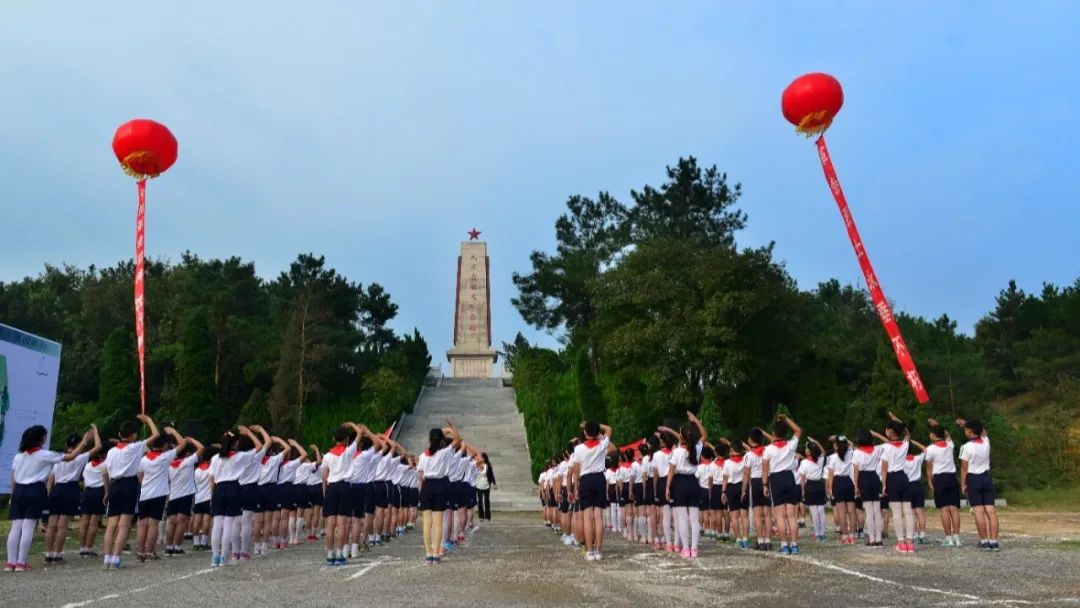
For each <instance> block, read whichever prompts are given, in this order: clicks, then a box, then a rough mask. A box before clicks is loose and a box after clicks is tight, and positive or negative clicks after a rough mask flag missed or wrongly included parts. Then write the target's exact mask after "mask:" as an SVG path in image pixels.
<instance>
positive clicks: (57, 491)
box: [49, 481, 79, 517]
mask: <svg viewBox="0 0 1080 608" xmlns="http://www.w3.org/2000/svg"><path fill="white" fill-rule="evenodd" d="M78 514H79V482H77V481H68V482H65V483H58V484H56V485H54V486H53V488H52V492H50V493H49V515H50V516H52V515H65V516H67V517H74V516H75V515H78Z"/></svg>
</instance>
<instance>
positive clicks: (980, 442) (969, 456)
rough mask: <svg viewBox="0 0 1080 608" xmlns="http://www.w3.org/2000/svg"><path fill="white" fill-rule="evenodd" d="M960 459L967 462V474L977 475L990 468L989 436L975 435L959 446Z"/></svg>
mask: <svg viewBox="0 0 1080 608" xmlns="http://www.w3.org/2000/svg"><path fill="white" fill-rule="evenodd" d="M960 460H963V461H966V462H967V463H968V469H967V472H968V474H969V475H979V474H982V473H985V472H987V471H989V470H990V438H989V437H976V438H975V439H972V440H971V441H968V442H967V443H965V444H964V445H962V446H960Z"/></svg>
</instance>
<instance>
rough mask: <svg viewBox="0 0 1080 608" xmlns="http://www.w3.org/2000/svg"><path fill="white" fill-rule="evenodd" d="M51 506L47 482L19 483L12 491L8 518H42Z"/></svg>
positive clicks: (13, 519)
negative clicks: (46, 486)
mask: <svg viewBox="0 0 1080 608" xmlns="http://www.w3.org/2000/svg"><path fill="white" fill-rule="evenodd" d="M48 506H49V493H48V490H47V489H46V488H45V482H44V481H39V482H37V483H17V484H15V487H14V488H13V490H12V493H11V511H10V512H9V514H8V519H10V520H12V521H15V520H17V519H41V514H42V513H44V512H45V510H46V507H48Z"/></svg>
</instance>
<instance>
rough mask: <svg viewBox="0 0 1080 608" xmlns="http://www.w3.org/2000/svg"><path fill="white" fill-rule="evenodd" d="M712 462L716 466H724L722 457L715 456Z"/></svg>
mask: <svg viewBox="0 0 1080 608" xmlns="http://www.w3.org/2000/svg"><path fill="white" fill-rule="evenodd" d="M713 464H715V465H716V466H718V467H722V466H724V459H723V458H717V459H716V460H713Z"/></svg>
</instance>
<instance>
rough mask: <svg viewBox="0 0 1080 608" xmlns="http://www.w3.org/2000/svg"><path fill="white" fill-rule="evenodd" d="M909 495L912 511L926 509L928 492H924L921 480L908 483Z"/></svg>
mask: <svg viewBox="0 0 1080 608" xmlns="http://www.w3.org/2000/svg"><path fill="white" fill-rule="evenodd" d="M908 495H909V496H911V508H912V509H925V508H926V491H925V490H923V485H922V480H921V479H916V480H915V481H908Z"/></svg>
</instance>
